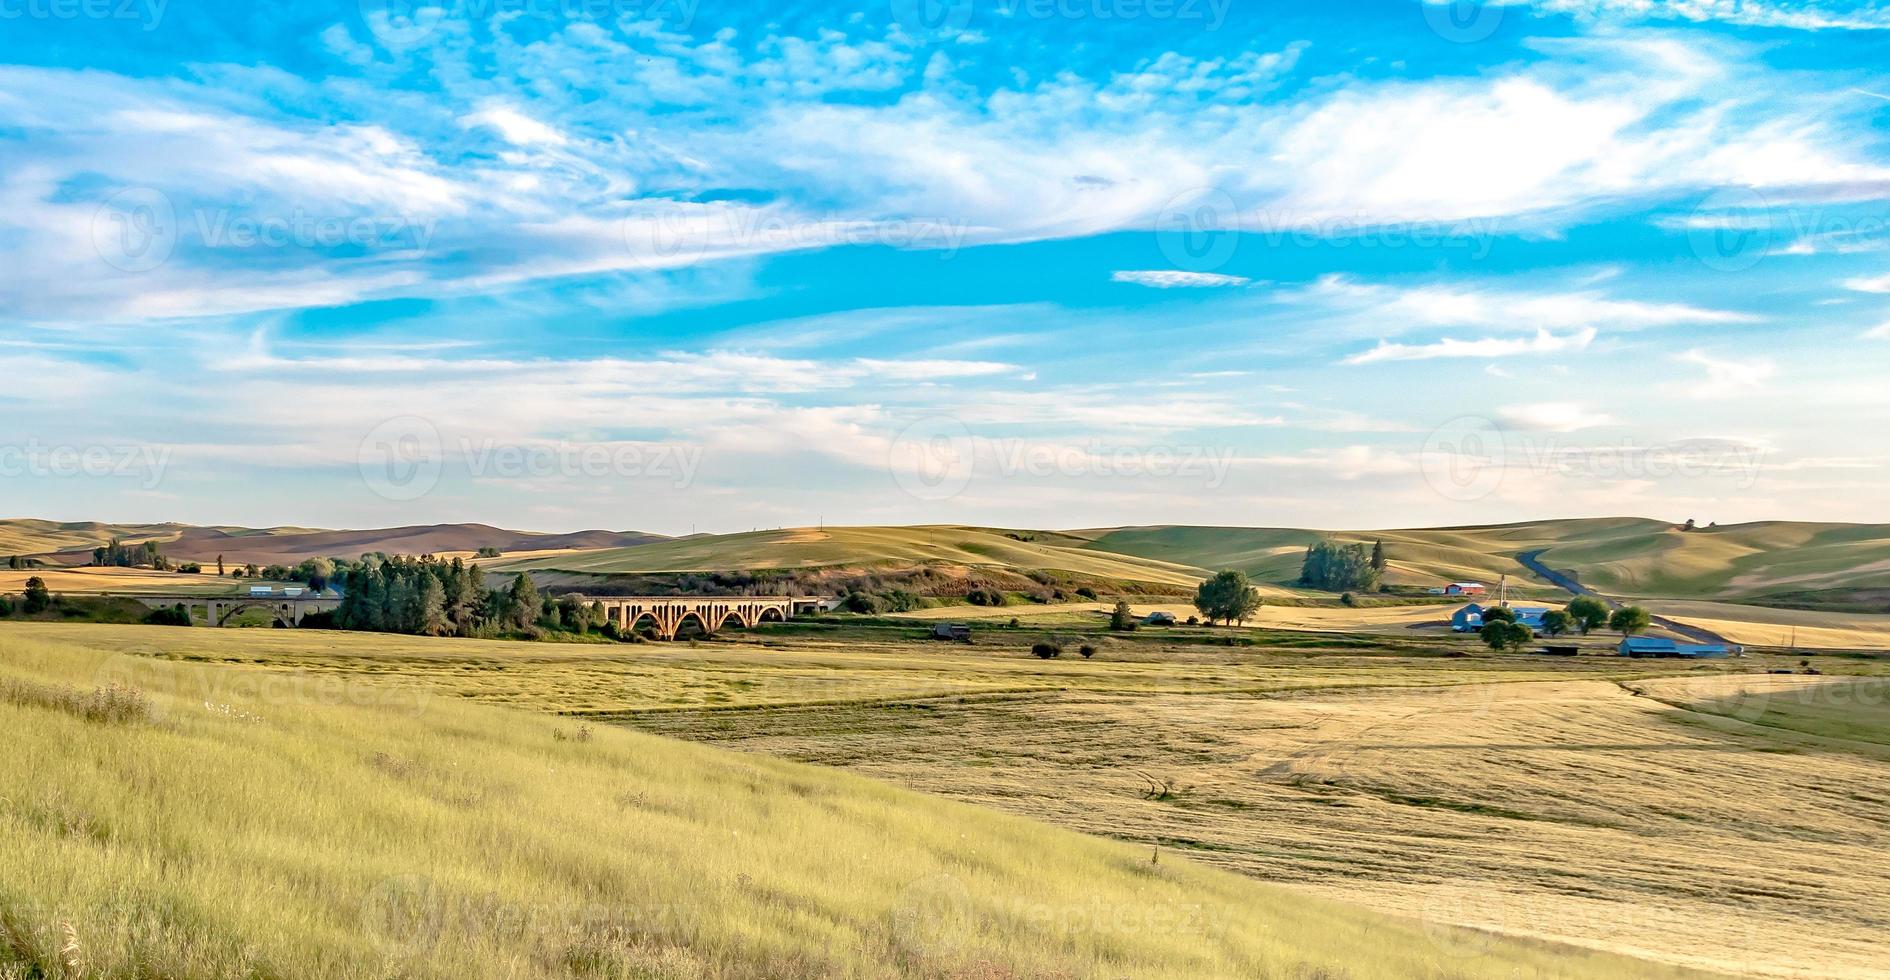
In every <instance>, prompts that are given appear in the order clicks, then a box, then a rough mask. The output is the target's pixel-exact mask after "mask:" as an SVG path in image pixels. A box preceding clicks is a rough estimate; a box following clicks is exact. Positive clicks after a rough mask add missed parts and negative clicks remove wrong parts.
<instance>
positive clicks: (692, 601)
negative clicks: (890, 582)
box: [124, 594, 834, 640]
mask: <svg viewBox="0 0 1890 980" xmlns="http://www.w3.org/2000/svg"><path fill="white" fill-rule="evenodd" d="M124 598H127V599H136V600H137V601H139V602H141V603H144V604H145V605H147V606H150V607H151V608H153V609H158V608H163V607H168V606H178V605H181V606H183V607H184V608H185V609H186V610H188V611H190V613H191V619H192V621H193V622H195V621H196V620H197V616H196V613H197V611H198V610H199V609H201V610H203V622H206V623H209V624H210V625H212V626H225V625H228V624H229V622H230V620H231V619H233V618H235V616H236V614H237V613H240V612H242V611H244V610H246V609H263V610H267V611H268V612H270V613H271V614H272V615H274V617H275V618H276V619H277V620H278V621H280V622H282V623H284V624H286V625H289V626H300V625H302V619H303V617H305V616H307V615H308V614H309V613H312V612H327V611H331V610H335V609H339V608H341V599H340V598H339V597H336V596H317V595H300V596H289V595H280V594H278V595H258V596H244V595H227V596H216V595H127V596H124ZM575 598H577V599H579V600H580V601H582V602H583V603H584V604H585V605H589V606H592V607H597V606H601V607H603V610H604V617H605V619H606V620H607V621H609V622H612V623H616V624H617V628H618V629H620V630H623V631H625V632H629V631H631V630H633V629H637V628H639V627H640V626H642V625H643V624H644V623H645V622H647V623H648V624H649V626H650V628H651V631H652V632H654V633H655V634H656V635H657V636H658V637H661V638H662V639H665V640H673V639H675V638H676V635H677V634H678V633H680V632H681V631H682V628H683V627H684V626H685V625H687V624H689V623H690V622H691V621H693V622H694V624H695V626H696V628H697V629H700V630H702V631H703V632H704V633H713V632H715V631H716V630H719V629H722V628H724V627H726V626H728V625H729V624H730V623H731V622H732V623H734V624H735V625H737V626H740V627H743V628H747V627H752V626H758V625H760V624H762V623H768V622H786V621H787V620H789V619H792V618H794V616H795V615H796V614H800V613H809V612H814V611H816V610H820V609H828V608H832V607H833V605H834V600H833V599H831V598H827V597H822V596H575Z"/></svg>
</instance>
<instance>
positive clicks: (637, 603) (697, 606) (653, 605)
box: [579, 596, 834, 640]
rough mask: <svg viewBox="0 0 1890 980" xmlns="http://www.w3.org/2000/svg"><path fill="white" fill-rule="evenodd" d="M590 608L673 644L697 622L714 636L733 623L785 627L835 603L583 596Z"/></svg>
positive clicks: (766, 598)
mask: <svg viewBox="0 0 1890 980" xmlns="http://www.w3.org/2000/svg"><path fill="white" fill-rule="evenodd" d="M579 598H580V599H582V601H584V602H585V603H586V604H588V605H591V606H602V607H603V608H604V618H605V620H606V621H608V622H612V623H615V624H617V628H618V629H619V630H622V631H624V632H626V633H627V632H630V631H631V630H634V629H637V628H639V627H641V626H642V625H644V624H645V623H646V622H647V623H648V624H649V626H650V627H651V631H652V632H654V633H655V634H656V635H657V636H658V637H661V638H662V639H665V640H673V639H675V638H676V635H677V634H678V633H680V632H681V631H682V628H683V627H684V626H685V625H687V624H689V623H690V622H692V621H693V622H694V624H695V626H696V628H697V629H700V630H701V631H703V632H704V633H713V632H715V631H716V630H719V629H722V628H723V627H725V626H728V625H729V624H730V623H733V624H734V625H736V626H740V627H743V628H748V627H753V626H759V625H761V624H762V623H783V622H786V621H788V620H790V619H793V618H794V616H795V614H797V613H809V612H814V611H817V610H820V609H830V608H833V603H834V600H833V599H829V598H825V597H818V596H580V597H579Z"/></svg>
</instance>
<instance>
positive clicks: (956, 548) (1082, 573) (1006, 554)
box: [489, 525, 1205, 587]
mask: <svg viewBox="0 0 1890 980" xmlns="http://www.w3.org/2000/svg"><path fill="white" fill-rule="evenodd" d="M1087 543H1088V542H1086V541H1085V540H1084V539H1083V538H1081V537H1075V536H1071V535H1067V534H1060V533H1057V532H1054V531H1005V530H999V529H995V528H979V527H958V526H952V525H936V526H923V527H830V528H806V527H804V528H783V529H778V530H771V531H748V532H743V533H741V534H718V535H693V536H691V537H688V538H675V539H671V540H667V541H660V542H657V543H654V544H644V545H636V546H633V547H627V548H615V549H611V550H608V551H597V552H585V553H580V554H566V555H550V556H544V557H532V558H526V559H522V560H520V561H516V562H506V563H500V564H497V565H493V566H489V567H491V568H493V569H495V570H500V571H508V570H533V571H558V572H577V573H587V574H646V573H655V572H711V571H753V570H760V569H814V568H826V567H840V566H849V567H868V568H872V567H911V566H914V565H950V566H962V567H965V568H973V569H977V568H984V569H995V570H1003V571H1009V572H1017V571H1031V570H1037V571H1046V572H1053V573H1066V574H1067V575H1069V576H1074V577H1079V578H1085V579H1096V580H1104V581H1114V582H1125V583H1127V582H1147V583H1152V584H1157V585H1164V586H1169V587H1183V586H1185V587H1192V586H1193V585H1194V584H1195V583H1196V582H1198V581H1200V580H1201V578H1202V577H1203V576H1204V574H1205V573H1204V572H1203V571H1202V570H1201V569H1200V568H1196V567H1193V566H1189V565H1182V564H1175V563H1172V562H1166V561H1160V560H1151V559H1147V558H1140V557H1136V556H1133V555H1118V554H1109V553H1106V552H1102V551H1096V550H1092V549H1089V548H1087V547H1086V545H1087Z"/></svg>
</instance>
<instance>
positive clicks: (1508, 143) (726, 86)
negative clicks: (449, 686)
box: [0, 0, 1890, 533]
mask: <svg viewBox="0 0 1890 980" xmlns="http://www.w3.org/2000/svg"><path fill="white" fill-rule="evenodd" d="M1885 65H1890V10H1886V9H1885V8H1884V7H1881V6H1879V5H1875V4H1820V5H1804V4H1790V5H1788V4H1782V3H1779V4H1775V3H1767V2H1751V0H1745V2H1739V3H1732V2H1726V3H1718V2H1711V0H1681V2H1673V3H1661V2H1657V0H1595V2H1584V3H1577V2H1572V0H1554V2H1548V3H1537V4H1528V3H1511V4H1489V5H1472V4H1456V5H1434V4H1425V3H1420V2H1415V0H1399V2H1390V0H1387V2H1382V3H1375V2H1374V3H1367V2H1352V3H1331V4H1259V3H1253V2H1240V0H989V2H987V0H971V2H969V3H957V4H939V3H927V4H921V3H918V2H908V0H889V2H881V3H876V4H871V3H869V4H861V5H858V6H856V7H850V8H849V7H844V6H840V5H833V4H820V5H808V6H793V7H789V6H783V5H780V4H730V3H715V2H713V0H661V2H652V0H445V2H443V3H442V4H436V5H425V3H424V0H423V5H420V6H414V5H410V4H403V3H393V4H389V3H385V2H382V0H362V2H360V3H358V4H357V3H344V4H338V5H328V4H322V3H309V4H296V5H293V6H292V7H290V6H286V5H257V4H235V3H210V2H197V0H114V2H111V3H105V2H102V0H95V2H91V3H84V2H80V0H0V203H3V204H4V207H0V372H4V375H5V377H6V378H7V379H8V381H7V383H6V384H5V385H4V386H0V418H4V419H5V420H6V423H7V425H6V430H7V431H6V433H5V434H4V435H0V512H3V513H6V514H10V515H18V516H37V517H53V518H59V519H68V520H76V519H109V520H166V519H174V520H184V521H191V522H198V523H233V524H247V525H262V524H302V525H322V526H362V525H381V524H397V523H420V522H435V521H449V520H454V521H457V520H478V521H486V522H490V523H495V524H504V525H509V526H517V527H527V528H541V529H548V530H559V529H572V528H579V527H600V526H601V527H612V528H640V529H649V530H657V531H665V532H682V533H686V532H688V531H691V530H715V531H727V530H743V529H747V528H750V527H772V526H782V525H800V524H812V523H816V522H820V521H825V522H827V523H919V522H962V523H983V524H997V525H1006V526H1055V527H1079V526H1104V525H1115V524H1125V523H1137V524H1141V523H1226V524H1261V525H1317V526H1327V527H1368V526H1412V525H1436V524H1455V523H1480V522H1491V521H1507V520H1521V519H1528V518H1535V517H1550V516H1581V515H1603V514H1622V513H1634V514H1644V515H1650V516H1665V517H1670V518H1673V519H1676V520H1678V519H1682V518H1685V517H1696V518H1698V519H1700V520H1702V521H1705V520H1718V521H1721V522H1730V521H1739V520H1755V519H1767V518H1779V519H1827V520H1878V519H1881V518H1882V516H1883V514H1882V508H1881V503H1880V502H1881V500H1882V495H1883V494H1882V491H1883V489H1884V487H1885V481H1884V469H1883V466H1884V459H1885V449H1886V445H1885V441H1886V440H1885V437H1884V436H1883V435H1882V433H1883V432H1884V431H1885V428H1886V427H1885V424H1884V423H1885V422H1886V421H1890V387H1886V386H1885V385H1884V384H1883V382H1882V380H1881V379H1882V376H1883V374H1884V373H1885V368H1886V367H1890V357H1886V354H1887V353H1890V251H1886V249H1887V248H1890V146H1887V145H1886V135H1887V134H1886V126H1890V72H1886V71H1885V70H1884V67H1883V66H1885Z"/></svg>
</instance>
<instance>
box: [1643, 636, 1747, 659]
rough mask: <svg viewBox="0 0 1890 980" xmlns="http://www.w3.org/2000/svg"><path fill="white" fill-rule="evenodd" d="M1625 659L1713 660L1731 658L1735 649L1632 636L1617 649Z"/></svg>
mask: <svg viewBox="0 0 1890 980" xmlns="http://www.w3.org/2000/svg"><path fill="white" fill-rule="evenodd" d="M1616 649H1618V650H1619V651H1620V653H1621V656H1623V657H1685V658H1688V659H1700V658H1706V659H1713V658H1718V657H1730V656H1732V655H1733V652H1734V649H1735V648H1733V647H1729V646H1727V645H1726V644H1724V643H1681V642H1679V641H1677V640H1669V639H1665V638H1663V637H1657V636H1630V637H1626V638H1624V639H1623V640H1622V641H1621V645H1620V646H1619V647H1617V648H1616Z"/></svg>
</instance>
